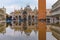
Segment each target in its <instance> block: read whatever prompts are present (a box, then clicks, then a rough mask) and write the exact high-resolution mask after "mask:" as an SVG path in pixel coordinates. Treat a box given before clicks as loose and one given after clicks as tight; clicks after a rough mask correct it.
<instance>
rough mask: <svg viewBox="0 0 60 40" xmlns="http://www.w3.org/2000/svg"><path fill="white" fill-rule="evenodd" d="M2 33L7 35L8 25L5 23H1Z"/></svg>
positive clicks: (0, 31) (0, 30)
mask: <svg viewBox="0 0 60 40" xmlns="http://www.w3.org/2000/svg"><path fill="white" fill-rule="evenodd" d="M0 33H2V34H4V33H6V23H4V22H1V23H0Z"/></svg>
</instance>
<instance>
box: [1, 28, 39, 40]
mask: <svg viewBox="0 0 60 40" xmlns="http://www.w3.org/2000/svg"><path fill="white" fill-rule="evenodd" d="M0 40H38V33H35V32H34V31H32V32H31V34H30V36H27V35H26V34H25V33H24V32H23V33H22V34H21V32H20V31H14V29H13V30H12V29H10V27H8V28H6V33H5V34H4V35H3V34H0Z"/></svg>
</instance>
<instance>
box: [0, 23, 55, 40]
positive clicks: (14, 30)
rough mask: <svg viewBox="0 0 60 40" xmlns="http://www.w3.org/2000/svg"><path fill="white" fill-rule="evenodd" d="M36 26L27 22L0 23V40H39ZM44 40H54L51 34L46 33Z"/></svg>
mask: <svg viewBox="0 0 60 40" xmlns="http://www.w3.org/2000/svg"><path fill="white" fill-rule="evenodd" d="M37 27H38V24H37V23H30V24H27V22H24V23H23V22H22V23H17V22H13V23H12V22H9V23H6V22H2V23H0V40H39V38H38V35H39V34H38V29H37ZM46 40H56V38H55V37H54V36H53V35H52V32H46Z"/></svg>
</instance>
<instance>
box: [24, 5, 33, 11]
mask: <svg viewBox="0 0 60 40" xmlns="http://www.w3.org/2000/svg"><path fill="white" fill-rule="evenodd" d="M24 10H26V11H32V9H31V7H30V5H27V6H26V7H25V8H24Z"/></svg>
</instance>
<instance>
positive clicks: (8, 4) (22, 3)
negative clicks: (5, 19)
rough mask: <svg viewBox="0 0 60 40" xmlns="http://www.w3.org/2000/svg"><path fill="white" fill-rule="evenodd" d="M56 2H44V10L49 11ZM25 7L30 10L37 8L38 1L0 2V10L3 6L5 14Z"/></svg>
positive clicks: (4, 0)
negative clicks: (27, 6)
mask: <svg viewBox="0 0 60 40" xmlns="http://www.w3.org/2000/svg"><path fill="white" fill-rule="evenodd" d="M56 1H57V0H46V8H47V9H51V6H52V5H53V4H54V3H55V2H56ZM26 5H30V6H31V8H32V9H34V8H35V6H36V7H38V0H0V8H2V7H3V6H4V7H5V8H6V11H7V13H10V12H12V11H14V9H20V8H21V7H23V8H24V7H25V6H26Z"/></svg>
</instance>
